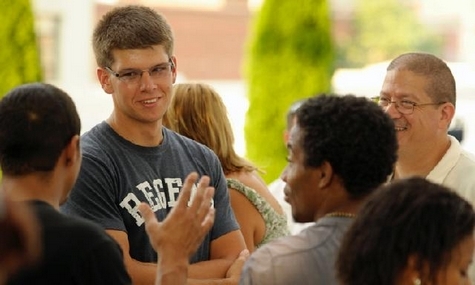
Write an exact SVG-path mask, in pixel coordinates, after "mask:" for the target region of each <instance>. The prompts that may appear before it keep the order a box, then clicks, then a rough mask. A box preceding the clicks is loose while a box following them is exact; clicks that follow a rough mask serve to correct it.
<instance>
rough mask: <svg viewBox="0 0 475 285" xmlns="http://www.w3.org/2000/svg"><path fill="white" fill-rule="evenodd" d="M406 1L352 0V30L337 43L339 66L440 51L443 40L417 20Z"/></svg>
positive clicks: (353, 65) (355, 65)
mask: <svg viewBox="0 0 475 285" xmlns="http://www.w3.org/2000/svg"><path fill="white" fill-rule="evenodd" d="M409 4H410V2H408V1H403V0H378V1H375V0H355V10H354V14H353V18H352V20H351V27H352V31H351V33H350V36H349V37H347V38H346V39H343V40H342V41H340V42H339V44H338V66H342V67H362V66H364V65H367V64H371V63H376V62H381V61H385V60H390V59H392V58H394V57H396V56H397V55H399V54H401V53H404V52H408V51H424V52H429V53H434V54H438V53H440V51H441V48H442V40H441V39H440V38H438V37H437V36H436V35H435V34H434V33H433V32H432V31H430V30H429V28H428V27H427V26H425V25H424V24H423V23H422V22H420V20H419V18H418V17H417V15H416V13H415V11H414V9H413V8H411V7H410V6H409Z"/></svg>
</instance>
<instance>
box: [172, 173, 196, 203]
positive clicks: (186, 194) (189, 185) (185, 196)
mask: <svg viewBox="0 0 475 285" xmlns="http://www.w3.org/2000/svg"><path fill="white" fill-rule="evenodd" d="M197 179H198V173H196V172H191V173H190V174H188V176H187V177H186V179H185V183H183V187H182V188H181V191H180V195H179V196H178V201H177V204H176V205H175V207H177V208H184V207H186V206H187V204H188V201H189V200H190V197H191V189H193V185H194V184H195V182H196V180H197Z"/></svg>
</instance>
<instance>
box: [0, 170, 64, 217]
mask: <svg viewBox="0 0 475 285" xmlns="http://www.w3.org/2000/svg"><path fill="white" fill-rule="evenodd" d="M47 181H49V180H47ZM0 187H1V190H0V191H5V192H7V193H8V195H9V197H10V199H11V200H12V201H18V202H24V201H32V200H40V201H43V202H46V203H48V204H50V205H51V206H53V207H54V208H55V209H59V204H60V199H61V197H60V196H61V194H62V191H58V190H57V189H55V186H54V185H51V184H50V183H47V182H45V180H44V179H43V178H42V177H39V176H37V175H35V174H29V175H23V176H14V177H10V176H5V175H4V176H3V178H2V183H1V186H0Z"/></svg>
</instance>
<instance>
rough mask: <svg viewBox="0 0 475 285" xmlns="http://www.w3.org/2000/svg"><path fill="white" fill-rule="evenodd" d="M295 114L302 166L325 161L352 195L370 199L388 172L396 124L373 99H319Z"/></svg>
mask: <svg viewBox="0 0 475 285" xmlns="http://www.w3.org/2000/svg"><path fill="white" fill-rule="evenodd" d="M296 115H297V122H298V125H299V127H300V128H301V129H302V131H303V139H302V140H301V141H302V148H303V149H304V151H305V164H306V166H310V167H318V166H320V165H321V164H322V163H323V162H324V161H328V162H329V163H330V164H331V166H332V168H333V170H334V171H335V173H336V174H337V175H338V176H339V177H340V179H341V180H342V183H343V185H344V186H345V189H346V190H347V191H348V193H350V195H351V196H353V197H361V196H364V195H366V194H368V193H369V192H370V191H372V190H374V189H375V188H376V187H378V186H379V185H380V184H381V183H383V182H385V181H386V180H387V177H388V176H389V175H390V174H391V173H392V171H393V166H394V164H395V162H396V157H397V154H396V153H397V138H396V133H395V128H394V123H393V121H392V120H391V119H390V118H389V117H388V116H387V114H385V113H384V111H383V110H382V109H381V108H380V107H379V106H378V105H377V104H375V103H374V102H372V101H371V100H369V99H367V98H364V97H356V96H354V95H346V96H336V95H331V94H330V95H327V94H320V95H317V96H315V97H312V98H309V99H308V100H306V101H305V102H304V103H303V104H302V106H300V108H299V109H298V110H297V114H296Z"/></svg>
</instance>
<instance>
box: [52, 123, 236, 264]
mask: <svg viewBox="0 0 475 285" xmlns="http://www.w3.org/2000/svg"><path fill="white" fill-rule="evenodd" d="M81 146H82V151H83V160H82V166H81V170H80V173H79V177H78V180H77V182H76V184H75V186H74V188H73V190H72V192H71V195H70V197H69V199H68V201H67V202H66V203H65V204H64V205H63V206H62V207H61V211H62V212H64V213H66V214H72V215H77V216H81V217H84V218H86V219H89V220H92V221H94V222H96V223H98V224H100V225H101V226H102V227H103V228H105V229H110V230H119V231H124V232H126V233H127V235H128V239H129V244H130V256H131V257H132V258H134V259H136V260H138V261H142V262H156V261H157V254H156V252H155V251H154V250H153V248H152V246H151V245H150V242H149V239H148V236H147V233H146V232H145V226H144V220H143V219H142V217H141V216H140V214H139V212H138V205H139V204H140V203H141V202H147V203H149V204H150V206H151V208H152V210H153V211H155V214H156V216H157V219H158V220H163V219H164V218H165V217H166V216H167V214H168V213H169V212H170V210H171V209H172V208H173V206H174V205H175V203H176V200H177V197H178V194H179V192H180V189H181V187H182V184H183V182H184V181H185V178H186V176H187V175H188V174H189V173H190V172H192V171H196V172H198V174H199V175H200V176H201V175H208V176H209V177H210V185H211V186H213V187H214V188H215V189H216V191H215V195H214V207H215V208H216V219H215V223H214V226H213V228H212V229H211V231H210V233H209V234H208V235H207V236H206V237H205V239H204V241H203V243H202V244H201V246H200V247H199V249H198V251H197V252H196V254H195V255H194V256H193V257H192V259H191V262H192V263H194V262H198V261H204V260H209V257H210V243H211V241H212V240H214V239H217V238H219V237H220V236H222V235H225V234H227V233H229V232H231V231H234V230H237V229H239V226H238V224H237V222H236V220H235V217H234V214H233V212H232V210H231V207H230V203H229V194H228V190H227V186H226V179H225V177H224V174H223V171H222V168H221V165H220V163H219V160H218V158H217V157H216V155H215V154H214V153H213V152H212V151H211V150H210V149H209V148H207V147H205V146H204V145H201V144H199V143H197V142H195V141H193V140H190V139H188V138H186V137H184V136H181V135H179V134H177V133H175V132H172V131H170V130H168V129H166V128H163V141H162V143H161V144H160V145H159V146H157V147H142V146H138V145H135V144H133V143H131V142H129V141H127V140H125V139H124V138H122V137H121V136H119V135H118V134H117V133H116V132H115V131H114V130H113V129H112V128H111V127H110V126H109V125H108V124H107V123H106V122H102V123H100V124H98V125H97V126H95V127H94V128H93V129H91V130H90V131H89V132H87V133H85V134H84V135H83V136H82V138H81Z"/></svg>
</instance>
